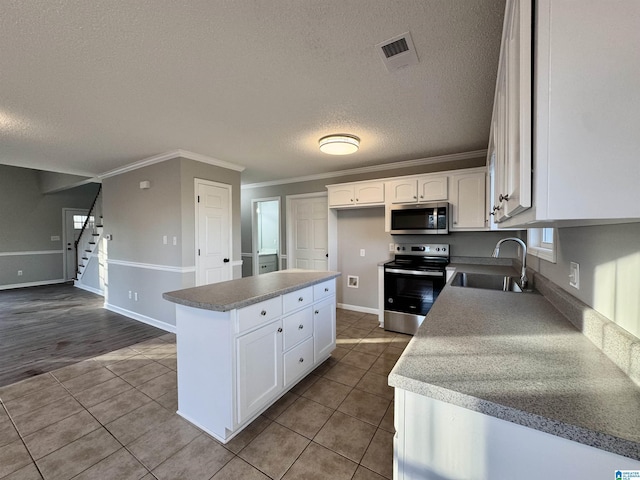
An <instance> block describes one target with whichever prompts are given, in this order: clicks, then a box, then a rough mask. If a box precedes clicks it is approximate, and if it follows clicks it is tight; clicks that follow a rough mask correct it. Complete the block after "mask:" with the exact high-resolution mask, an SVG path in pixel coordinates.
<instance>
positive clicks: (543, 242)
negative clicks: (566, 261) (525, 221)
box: [527, 228, 556, 263]
mask: <svg viewBox="0 0 640 480" xmlns="http://www.w3.org/2000/svg"><path fill="white" fill-rule="evenodd" d="M527 237H528V242H527V243H528V244H529V245H528V252H529V254H530V255H533V256H534V257H538V258H541V259H543V260H546V261H547V262H551V263H556V241H555V240H556V230H555V228H530V229H528V230H527Z"/></svg>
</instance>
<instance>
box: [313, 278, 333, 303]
mask: <svg viewBox="0 0 640 480" xmlns="http://www.w3.org/2000/svg"><path fill="white" fill-rule="evenodd" d="M335 293H336V281H335V279H332V280H327V281H326V282H322V283H318V284H317V285H314V286H313V300H314V301H316V302H317V301H318V300H322V299H323V298H326V297H329V296H331V295H334V294H335Z"/></svg>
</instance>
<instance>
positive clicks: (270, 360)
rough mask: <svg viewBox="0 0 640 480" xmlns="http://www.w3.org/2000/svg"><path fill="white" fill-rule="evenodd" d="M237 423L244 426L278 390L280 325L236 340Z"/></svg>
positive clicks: (274, 325)
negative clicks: (243, 423)
mask: <svg viewBox="0 0 640 480" xmlns="http://www.w3.org/2000/svg"><path fill="white" fill-rule="evenodd" d="M236 342H237V357H238V358H237V365H238V378H237V380H238V421H239V422H241V423H242V422H244V421H245V420H247V419H249V418H251V416H252V415H254V414H255V413H256V412H257V411H259V410H260V409H261V408H262V407H264V406H265V405H267V404H268V403H269V401H270V400H272V399H274V398H276V397H277V396H278V394H279V393H280V391H281V390H282V321H281V320H276V321H275V322H272V323H270V324H268V325H265V326H264V327H260V328H258V329H257V330H254V331H253V332H251V333H247V334H245V335H242V336H241V337H238V339H237V340H236Z"/></svg>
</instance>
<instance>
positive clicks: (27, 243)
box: [0, 165, 99, 288]
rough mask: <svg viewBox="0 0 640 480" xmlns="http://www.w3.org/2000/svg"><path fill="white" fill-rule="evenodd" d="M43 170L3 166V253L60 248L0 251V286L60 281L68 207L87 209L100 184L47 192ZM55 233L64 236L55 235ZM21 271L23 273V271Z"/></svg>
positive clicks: (0, 186) (0, 206) (0, 248)
mask: <svg viewBox="0 0 640 480" xmlns="http://www.w3.org/2000/svg"><path fill="white" fill-rule="evenodd" d="M40 174H41V172H39V171H38V170H31V169H27V168H20V167H11V166H6V165H0V254H7V253H11V252H36V251H50V250H55V251H59V252H60V253H55V254H47V255H33V254H26V255H0V288H2V286H3V285H4V286H7V285H19V284H29V283H36V282H48V281H58V280H61V279H62V278H63V277H64V274H63V265H62V253H61V252H62V248H63V245H62V238H63V220H62V209H63V208H84V209H88V208H89V207H90V206H91V204H92V202H93V200H94V198H95V196H96V193H97V191H98V188H99V185H98V184H95V183H93V184H87V185H83V186H81V187H76V188H72V189H69V190H65V191H62V192H59V193H53V194H43V193H42V190H41V184H40ZM52 236H58V237H60V240H54V241H52V240H51V237H52ZM18 270H22V272H23V275H22V276H18V275H17V272H18Z"/></svg>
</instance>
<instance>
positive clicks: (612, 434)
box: [389, 265, 640, 480]
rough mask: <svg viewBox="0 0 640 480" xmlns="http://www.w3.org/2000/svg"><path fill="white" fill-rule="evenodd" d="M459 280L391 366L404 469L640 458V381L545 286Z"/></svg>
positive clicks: (513, 470)
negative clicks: (469, 284) (520, 288)
mask: <svg viewBox="0 0 640 480" xmlns="http://www.w3.org/2000/svg"><path fill="white" fill-rule="evenodd" d="M457 267H458V270H461V271H476V272H485V273H506V274H511V275H514V276H517V275H518V274H517V273H516V272H515V270H513V269H511V268H510V267H499V266H481V265H471V266H463V265H459V266H457ZM538 282H544V278H543V277H539V276H536V285H537V284H538ZM547 282H548V281H547ZM450 283H451V282H449V284H448V285H447V286H446V287H445V289H444V290H443V291H442V293H441V294H440V296H439V297H438V300H437V301H436V303H435V305H434V306H433V308H432V309H431V311H430V312H429V314H428V315H427V317H426V319H425V321H424V322H423V324H422V325H421V327H420V328H419V330H418V332H417V333H416V335H415V336H414V338H413V339H412V341H411V342H410V344H409V345H408V347H407V348H406V350H405V352H404V353H403V355H402V356H401V358H400V360H399V361H398V363H397V364H396V366H395V367H394V369H393V371H392V372H391V374H390V375H389V384H390V385H391V386H393V387H395V389H396V395H395V422H396V429H397V433H396V436H395V438H394V442H395V445H394V452H395V454H394V478H395V479H418V478H419V479H421V480H423V479H454V478H455V479H458V478H465V479H498V478H518V479H532V480H533V479H540V478H615V477H614V470H618V469H620V470H625V469H627V470H640V461H638V460H639V459H640V389H639V388H638V385H636V383H634V382H633V381H632V380H631V379H630V378H629V377H628V376H627V375H625V373H624V372H623V371H622V370H620V369H619V368H618V367H617V366H616V365H615V364H614V363H613V362H612V361H611V360H610V359H609V358H608V357H607V356H606V355H605V354H604V353H603V352H602V351H601V350H600V349H598V348H597V347H596V346H595V345H594V344H593V343H592V342H591V341H590V340H589V339H588V338H587V337H586V336H585V335H584V334H583V333H582V332H581V331H579V330H578V329H576V327H574V325H573V324H572V323H570V322H569V321H568V319H567V317H565V316H564V315H563V314H561V313H560V312H559V311H558V310H557V309H556V308H555V307H554V306H553V305H552V304H551V303H550V302H549V301H548V300H547V298H546V297H545V296H543V295H540V294H537V293H511V292H502V291H492V290H483V289H475V288H465V287H456V286H452V285H451V284H450ZM549 283H550V282H549ZM546 288H548V286H545V289H546ZM556 288H558V287H556ZM545 294H546V293H545ZM614 327H615V326H614ZM614 327H611V328H614ZM615 328H617V327H615Z"/></svg>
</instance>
